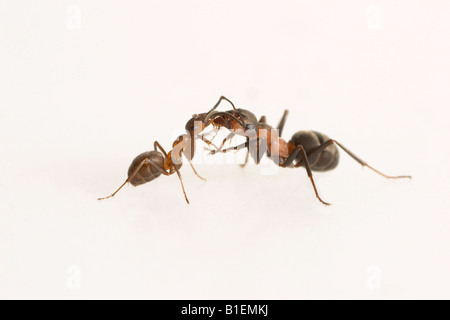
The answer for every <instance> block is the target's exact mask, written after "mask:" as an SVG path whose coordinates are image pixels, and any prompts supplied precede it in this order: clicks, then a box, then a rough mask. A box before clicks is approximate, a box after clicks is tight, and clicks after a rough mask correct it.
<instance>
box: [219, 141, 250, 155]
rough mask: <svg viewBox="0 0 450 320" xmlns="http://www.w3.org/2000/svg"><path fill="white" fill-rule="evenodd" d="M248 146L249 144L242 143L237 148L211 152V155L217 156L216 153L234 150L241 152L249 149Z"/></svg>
mask: <svg viewBox="0 0 450 320" xmlns="http://www.w3.org/2000/svg"><path fill="white" fill-rule="evenodd" d="M248 146H249V142H244V143H241V144H239V145H237V146H234V147H230V148H226V149H223V150H220V151H216V150H211V154H215V153H216V152H223V153H226V152H229V151H232V150H236V151H238V150H241V149H244V148H248Z"/></svg>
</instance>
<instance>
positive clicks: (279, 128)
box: [277, 110, 289, 137]
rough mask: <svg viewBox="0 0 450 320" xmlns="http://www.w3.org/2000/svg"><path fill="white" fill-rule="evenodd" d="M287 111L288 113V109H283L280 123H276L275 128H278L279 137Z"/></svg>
mask: <svg viewBox="0 0 450 320" xmlns="http://www.w3.org/2000/svg"><path fill="white" fill-rule="evenodd" d="M288 113H289V110H284V113H283V117H282V118H281V120H280V123H278V127H277V129H278V135H279V136H280V137H281V133H282V132H283V128H284V124H285V122H286V118H287V115H288Z"/></svg>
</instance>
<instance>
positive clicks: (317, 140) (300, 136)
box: [289, 131, 339, 171]
mask: <svg viewBox="0 0 450 320" xmlns="http://www.w3.org/2000/svg"><path fill="white" fill-rule="evenodd" d="M328 140H330V138H329V137H328V136H326V135H324V134H323V133H320V132H317V131H298V132H297V133H296V134H294V135H293V136H292V138H291V140H290V141H289V142H290V143H292V144H293V145H294V146H299V145H301V146H302V147H303V149H305V152H306V154H307V155H308V160H309V164H310V166H311V170H315V171H328V170H332V169H334V168H336V166H337V165H338V162H339V152H338V149H337V147H336V145H334V144H330V145H329V146H328V147H326V148H325V150H323V151H322V152H320V153H319V154H317V155H314V154H312V153H311V152H312V151H313V150H315V149H316V148H317V147H319V146H320V145H321V144H323V143H325V142H327V141H328ZM301 160H302V156H301V154H299V155H298V156H297V158H296V159H295V161H296V162H300V161H301Z"/></svg>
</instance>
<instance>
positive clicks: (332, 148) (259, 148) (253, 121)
mask: <svg viewBox="0 0 450 320" xmlns="http://www.w3.org/2000/svg"><path fill="white" fill-rule="evenodd" d="M223 100H225V101H227V102H229V103H230V104H231V106H232V107H233V109H232V110H229V111H217V110H216V109H217V107H218V106H219V105H220V103H221V102H222V101H223ZM287 115H288V110H285V111H284V114H283V116H282V118H281V120H280V122H279V124H278V126H277V128H276V130H275V129H274V128H273V127H271V126H270V125H268V124H267V122H266V117H265V116H262V117H261V118H260V119H259V120H258V119H257V118H256V116H255V115H254V114H253V113H252V112H250V111H248V110H245V109H237V108H236V107H235V106H234V104H233V103H232V102H231V101H230V100H229V99H227V98H225V97H224V96H221V97H220V98H219V100H218V101H217V103H216V104H215V105H214V106H213V107H212V108H211V110H209V111H208V112H206V113H200V114H194V115H193V116H192V118H191V119H190V120H189V121H188V122H187V123H186V126H185V130H186V133H185V134H183V135H181V136H179V137H178V138H177V139H176V140H175V141H174V142H173V144H172V150H171V151H169V153H167V152H166V151H165V150H164V148H163V147H162V146H161V145H160V144H159V143H158V141H155V142H154V151H147V152H143V153H141V154H140V155H138V156H137V157H136V158H135V159H134V160H133V162H132V163H131V165H130V168H129V169H128V178H127V179H126V180H125V182H124V183H123V184H122V185H121V186H120V187H119V188H118V189H117V190H116V191H115V192H114V193H113V194H111V195H110V196H108V197H105V198H99V199H98V200H103V199H108V198H111V197H113V196H114V195H115V194H116V193H117V192H119V190H120V189H122V187H123V186H124V185H125V184H126V183H127V182H129V183H131V184H132V185H133V186H138V185H141V184H144V183H147V182H150V181H152V180H154V179H156V178H158V177H159V176H161V174H162V175H166V176H169V175H172V174H174V173H176V174H177V175H178V178H179V179H180V183H181V187H182V189H183V194H184V197H185V199H186V202H187V203H189V200H188V197H187V195H186V191H185V189H184V185H183V180H182V178H181V174H180V168H181V166H182V156H183V155H184V156H185V158H186V159H187V160H188V162H189V164H190V165H191V167H192V170H193V171H194V173H195V174H196V175H197V176H198V177H199V178H200V179H202V180H205V179H203V178H202V177H201V176H199V175H198V173H197V171H196V170H195V168H194V166H193V165H192V159H193V158H194V154H195V140H196V139H201V140H202V141H203V142H204V143H206V144H207V145H208V146H209V147H211V146H213V147H214V148H215V150H214V149H210V153H211V154H215V153H218V152H223V153H225V152H229V151H237V150H241V149H247V155H246V158H245V163H244V164H243V166H245V164H247V162H248V158H249V155H251V157H252V158H253V159H254V161H255V163H256V164H259V163H260V161H261V158H262V156H264V155H266V156H267V157H268V158H270V159H271V160H273V161H274V163H275V164H276V165H278V166H280V167H283V168H298V167H305V169H306V172H307V174H308V177H309V179H310V181H311V184H312V186H313V189H314V192H315V194H316V197H317V199H318V200H319V201H320V202H321V203H323V204H324V205H329V203H327V202H325V201H323V200H322V198H321V197H320V196H319V193H318V191H317V188H316V185H315V183H314V178H313V174H312V171H328V170H332V169H334V168H335V167H336V166H337V164H338V162H339V152H338V148H337V147H340V148H341V149H342V150H343V151H344V152H345V153H347V154H348V155H349V156H350V157H352V158H353V159H354V160H355V161H356V162H358V163H359V164H361V165H362V166H363V167H368V168H369V169H371V170H373V171H374V172H376V173H378V174H379V175H381V176H383V177H385V178H387V179H399V178H411V176H388V175H385V174H383V173H381V172H380V171H378V170H376V169H375V168H373V167H371V166H370V165H368V164H367V163H366V162H365V161H363V160H361V159H360V158H359V157H357V156H356V155H355V154H353V153H352V152H351V151H350V150H348V149H347V148H345V147H344V146H343V145H342V144H340V143H339V142H337V141H336V140H333V139H330V138H329V137H328V136H326V135H324V134H323V133H320V132H316V131H298V132H297V133H295V134H294V135H293V136H292V138H291V139H290V140H289V141H288V142H286V141H285V140H284V139H283V138H281V134H282V132H283V128H284V124H285V122H286V118H287ZM210 126H212V127H213V128H214V130H219V129H220V128H225V129H227V130H228V131H230V133H229V134H228V136H227V137H226V138H225V139H224V140H223V141H222V144H221V145H220V147H216V146H215V145H214V144H213V143H212V142H211V141H210V140H208V139H206V138H205V137H204V135H203V134H202V133H203V132H204V130H205V129H206V128H208V127H210ZM235 135H240V136H244V137H246V142H244V143H242V144H239V145H236V146H233V147H229V148H226V149H223V147H224V145H225V143H226V142H227V141H231V139H232V138H233V137H234V136H235Z"/></svg>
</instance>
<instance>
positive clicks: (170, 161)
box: [154, 141, 195, 204]
mask: <svg viewBox="0 0 450 320" xmlns="http://www.w3.org/2000/svg"><path fill="white" fill-rule="evenodd" d="M154 146H155V150H156V148H159V149H160V150H161V152H162V153H163V154H164V157H165V158H166V160H167V162H168V163H169V164H170V166H171V167H172V168H173V169H175V171H176V173H177V175H178V179H180V183H181V188H182V189H183V194H184V198H185V199H186V202H187V203H188V204H189V199H188V197H187V195H186V190H184V185H183V179H182V178H181V173H180V171H179V170H178V168H177V166H176V165H175V164H174V163H173V162H172V159H170V158H169V156H168V155H167V153H166V150H164V148H163V147H161V145H160V144H159V142H158V141H155V143H154ZM194 171H195V170H194Z"/></svg>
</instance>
